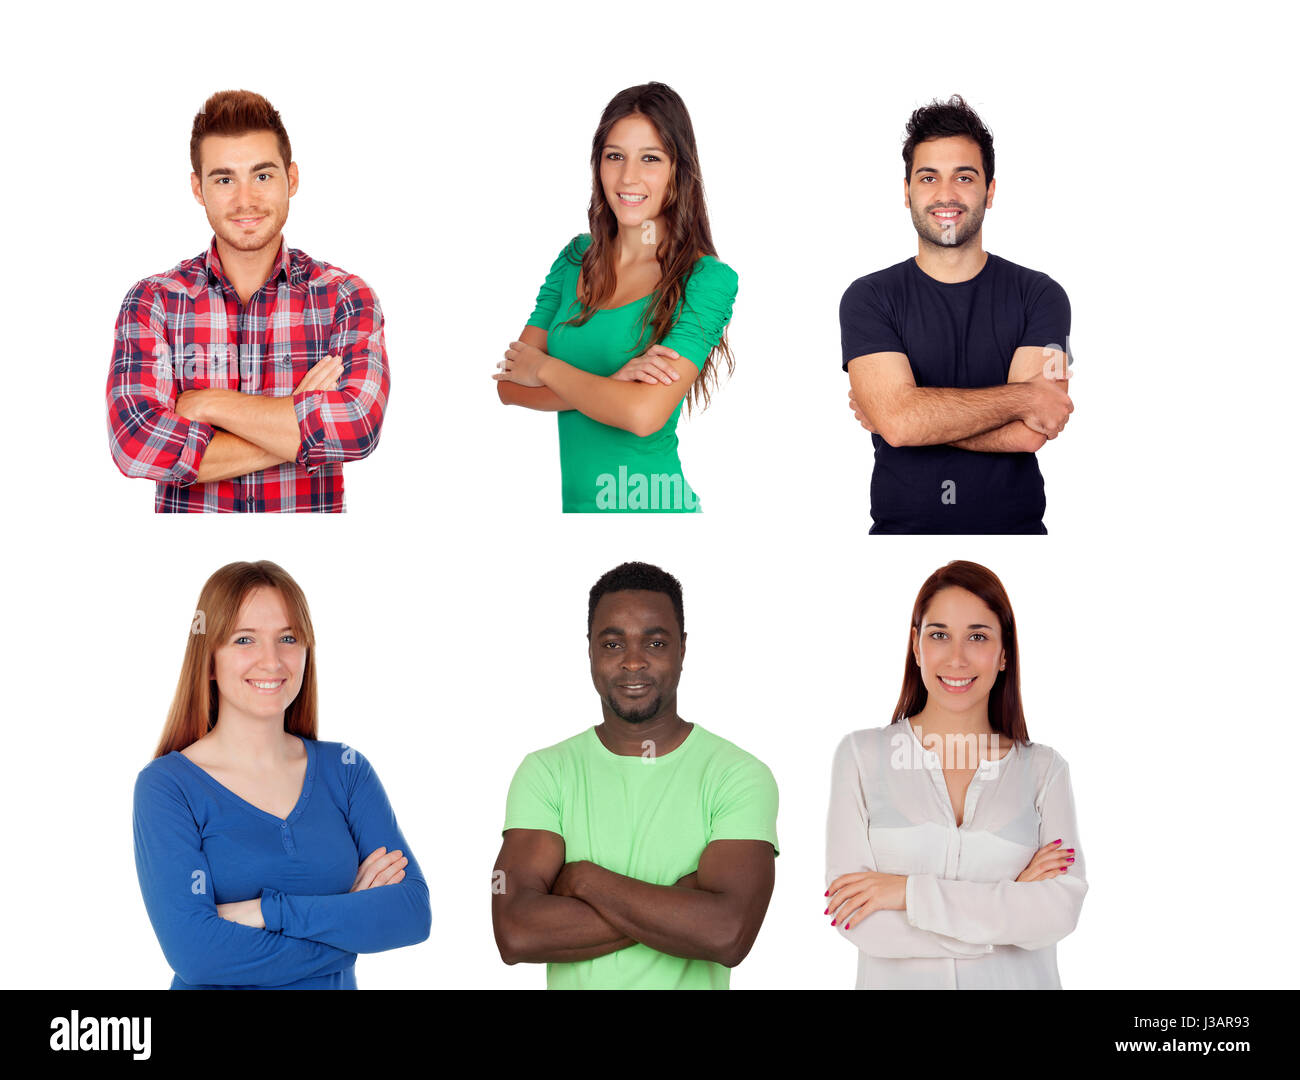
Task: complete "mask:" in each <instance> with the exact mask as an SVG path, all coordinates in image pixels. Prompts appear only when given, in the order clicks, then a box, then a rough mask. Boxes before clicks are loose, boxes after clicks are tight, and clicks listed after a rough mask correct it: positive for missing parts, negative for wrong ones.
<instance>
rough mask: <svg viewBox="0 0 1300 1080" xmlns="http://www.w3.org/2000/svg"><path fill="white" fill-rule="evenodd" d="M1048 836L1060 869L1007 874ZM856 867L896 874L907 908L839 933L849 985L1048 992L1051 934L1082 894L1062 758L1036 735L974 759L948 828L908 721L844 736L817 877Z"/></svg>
mask: <svg viewBox="0 0 1300 1080" xmlns="http://www.w3.org/2000/svg"><path fill="white" fill-rule="evenodd" d="M1002 745H1003V746H1004V747H1005V745H1006V741H1005V740H1004V741H1003V744H1002ZM1058 837H1059V838H1061V840H1062V841H1063V843H1062V844H1061V847H1062V848H1070V847H1072V848H1074V859H1075V861H1074V862H1073V863H1071V864H1070V869H1069V871H1068V872H1067V873H1065V874H1061V875H1059V876H1058V877H1055V878H1052V879H1051V880H1050V881H1034V882H1018V881H1016V878H1017V877H1018V876H1019V875H1020V873H1021V871H1023V870H1024V868H1025V867H1026V866H1027V865H1028V864H1029V860H1030V859H1031V858H1032V857H1033V854H1034V852H1035V851H1037V850H1038V849H1039V848H1040V847H1042V846H1043V845H1044V844H1047V843H1050V842H1051V841H1053V840H1055V839H1057V838H1058ZM861 870H875V871H879V872H880V873H885V874H905V875H907V910H906V911H875V912H872V913H871V914H870V915H868V916H867V917H866V918H865V919H863V920H862V922H861V923H860V924H855V925H854V927H853V929H852V930H849V931H848V932H847V933H846V932H845V931H844V929H843V926H841V927H840V928H839V930H840V933H841V934H843V935H844V937H846V938H848V939H849V941H851V942H853V944H854V945H856V946H857V948H858V989H860V990H863V989H889V990H904V989H918V990H919V989H931V990H937V989H948V990H987V989H1008V990H1010V989H1019V990H1031V989H1043V990H1045V989H1053V990H1059V989H1060V988H1061V981H1060V977H1059V976H1058V975H1057V971H1056V942H1058V941H1060V940H1061V938H1063V937H1065V935H1066V934H1068V933H1070V931H1071V930H1073V929H1074V927H1075V924H1076V923H1077V922H1078V920H1079V910H1080V908H1081V907H1082V906H1083V898H1084V895H1085V894H1086V893H1087V891H1088V883H1087V879H1086V877H1085V871H1084V859H1083V845H1082V844H1081V843H1080V840H1079V833H1078V826H1077V824H1076V822H1075V815H1074V797H1073V794H1072V792H1071V790H1070V772H1069V766H1067V765H1066V763H1065V760H1064V759H1063V758H1062V757H1061V755H1060V754H1058V753H1057V752H1056V751H1055V750H1053V749H1051V748H1050V747H1048V746H1043V745H1041V744H1038V743H1031V744H1029V745H1028V746H1015V747H1014V748H1013V749H1012V750H1011V751H1010V752H1009V753H1008V754H1007V755H1006V756H1005V757H1004V758H1002V760H1001V761H989V760H984V759H983V758H981V760H980V762H979V767H978V769H977V770H976V772H975V775H974V776H973V777H972V778H971V782H970V787H969V788H968V789H967V792H966V803H965V809H964V812H963V814H962V824H961V825H960V826H958V824H957V819H956V817H955V815H954V814H953V811H952V802H951V800H950V798H949V796H948V788H947V785H946V783H945V782H944V777H943V770H942V768H941V767H940V760H939V756H938V755H937V754H936V753H934V752H933V751H931V750H927V749H926V748H925V747H924V746H923V745H922V743H921V740H920V739H919V738H917V735H916V732H915V731H913V730H912V725H911V724H910V723H908V722H906V721H903V722H900V723H896V724H889V725H888V726H886V727H883V728H872V729H869V730H865V731H855V732H853V733H852V734H850V735H847V736H845V738H844V740H843V741H842V742H841V743H840V745H839V748H838V749H837V750H836V751H835V765H834V770H833V773H832V776H831V805H830V815H829V821H828V824H827V829H826V883H827V885H829V884H830V882H831V881H833V880H834V879H835V878H837V877H839V876H840V875H841V874H846V873H852V872H855V871H861Z"/></svg>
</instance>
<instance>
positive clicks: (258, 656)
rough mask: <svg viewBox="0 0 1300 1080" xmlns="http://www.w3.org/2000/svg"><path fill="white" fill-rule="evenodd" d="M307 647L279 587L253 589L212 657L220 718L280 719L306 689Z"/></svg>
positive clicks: (219, 719)
mask: <svg viewBox="0 0 1300 1080" xmlns="http://www.w3.org/2000/svg"><path fill="white" fill-rule="evenodd" d="M306 664H307V646H306V645H304V644H302V643H300V642H299V640H298V638H297V636H296V635H295V633H294V630H293V628H292V627H291V626H290V625H289V615H288V611H287V610H286V608H285V604H284V597H283V596H281V595H280V591H279V590H278V589H271V588H267V587H265V586H263V587H261V588H257V589H254V590H253V591H252V592H250V593H249V594H248V596H247V598H245V600H244V603H243V604H242V606H241V607H240V609H239V615H238V617H237V618H236V619H235V627H234V629H233V630H232V631H231V632H230V634H229V635H228V636H227V638H226V640H225V641H224V642H223V643H221V644H220V645H219V646H218V647H217V649H216V651H215V652H214V653H213V657H212V667H213V678H215V679H216V682H217V693H218V695H219V698H220V709H219V712H218V723H219V722H220V721H221V720H222V719H225V718H228V717H230V716H232V715H238V716H240V717H243V718H247V719H259V720H271V719H275V720H282V719H283V717H284V711H285V710H286V709H287V708H288V707H289V706H290V704H292V702H293V700H294V699H295V698H296V697H297V696H298V692H299V691H300V690H301V689H302V678H303V672H304V670H305V669H306Z"/></svg>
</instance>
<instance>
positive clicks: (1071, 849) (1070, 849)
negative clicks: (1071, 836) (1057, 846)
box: [1065, 847, 1074, 852]
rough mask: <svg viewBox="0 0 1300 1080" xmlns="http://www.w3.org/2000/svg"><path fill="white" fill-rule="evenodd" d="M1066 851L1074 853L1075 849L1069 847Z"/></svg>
mask: <svg viewBox="0 0 1300 1080" xmlns="http://www.w3.org/2000/svg"><path fill="white" fill-rule="evenodd" d="M1065 850H1066V851H1071V852H1072V851H1074V848H1072V847H1068V848H1066V849H1065Z"/></svg>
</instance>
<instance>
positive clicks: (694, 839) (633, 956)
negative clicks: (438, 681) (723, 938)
mask: <svg viewBox="0 0 1300 1080" xmlns="http://www.w3.org/2000/svg"><path fill="white" fill-rule="evenodd" d="M776 803H777V793H776V780H775V779H773V777H772V773H771V771H770V770H769V769H768V767H767V766H766V765H764V764H763V763H762V762H761V761H759V760H758V758H756V757H754V756H753V755H752V754H748V753H746V752H745V751H744V750H742V749H740V747H738V746H736V745H735V744H733V743H730V742H728V741H727V740H726V739H722V738H719V737H718V736H717V735H714V734H712V733H711V732H708V731H705V730H704V729H703V728H702V727H700V725H699V724H696V725H695V726H694V727H693V728H691V732H690V734H689V735H687V736H686V740H685V741H684V742H683V743H682V744H681V746H679V747H677V749H676V750H673V751H672V752H671V753H668V754H661V755H659V756H658V757H651V756H645V757H640V756H638V757H626V756H623V755H621V754H615V753H612V752H610V751H609V750H607V749H606V748H605V744H604V743H602V742H601V741H600V736H599V735H597V734H596V729H595V728H588V729H587V730H586V731H584V732H582V734H580V735H575V736H574V737H573V738H571V739H565V740H564V742H561V743H557V744H556V745H554V746H549V747H547V748H546V749H545V750H538V751H536V752H535V753H532V754H529V755H528V756H527V757H526V758H524V760H523V764H521V765H520V766H519V768H518V770H517V771H516V772H515V777H514V779H513V780H512V781H511V783H510V794H509V795H508V796H507V798H506V822H505V825H504V827H503V828H504V829H545V830H546V831H547V832H553V833H558V834H559V835H560V836H561V837H563V838H564V858H565V861H566V862H579V861H581V860H583V859H586V860H588V861H590V862H594V863H596V864H597V865H599V866H603V867H604V868H605V869H606V870H612V871H614V872H615V873H618V874H624V875H626V876H627V877H634V878H637V879H639V880H641V881H648V882H649V883H650V884H652V885H673V884H676V882H677V881H678V880H680V879H681V878H682V877H684V876H685V875H687V874H690V873H692V872H694V871H695V870H698V869H699V865H700V856H701V855H702V854H703V853H704V849H705V848H706V847H707V846H708V845H709V844H710V843H711V842H712V841H714V840H766V841H767V842H768V843H769V844H771V845H772V847H773V849H776V847H777V842H776ZM730 977H731V971H730V969H729V968H726V967H724V966H723V965H722V964H715V963H713V962H712V961H710V960H686V959H683V958H682V957H680V956H669V955H668V954H667V953H661V952H659V951H657V950H655V949H651V948H650V947H649V946H646V945H641V944H636V945H630V946H628V947H627V948H626V949H620V950H619V951H618V952H613V953H610V954H609V955H608V956H599V957H597V958H596V959H594V960H579V961H577V962H574V963H565V964H547V966H546V985H547V987H548V988H549V989H552V990H633V989H637V990H672V989H677V990H726V989H727V988H728V987H729V986H730V981H731V978H730Z"/></svg>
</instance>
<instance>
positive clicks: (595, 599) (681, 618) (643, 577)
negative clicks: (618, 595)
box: [587, 562, 686, 636]
mask: <svg viewBox="0 0 1300 1080" xmlns="http://www.w3.org/2000/svg"><path fill="white" fill-rule="evenodd" d="M625 589H645V590H646V591H647V592H659V593H664V594H665V595H666V596H667V597H668V599H669V600H670V601H671V602H672V605H673V611H674V612H675V613H676V615H677V626H678V629H680V630H681V632H682V634H685V633H686V616H685V615H684V614H683V613H682V583H681V582H680V581H678V580H677V579H676V578H675V577H673V576H672V574H670V573H668V571H667V570H660V569H659V567H657V566H651V565H650V564H649V563H643V562H625V563H623V564H621V565H619V566H616V567H614V569H613V570H609V571H606V572H605V573H603V574H601V575H600V580H598V581H597V582H596V584H595V585H593V586H592V587H591V595H590V596H589V597H588V599H587V635H588V636H590V635H591V627H592V624H593V622H594V621H595V618H596V605H597V604H598V603H600V598H601V597H602V596H604V595H605V594H606V593H611V592H622V591H623V590H625Z"/></svg>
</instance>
